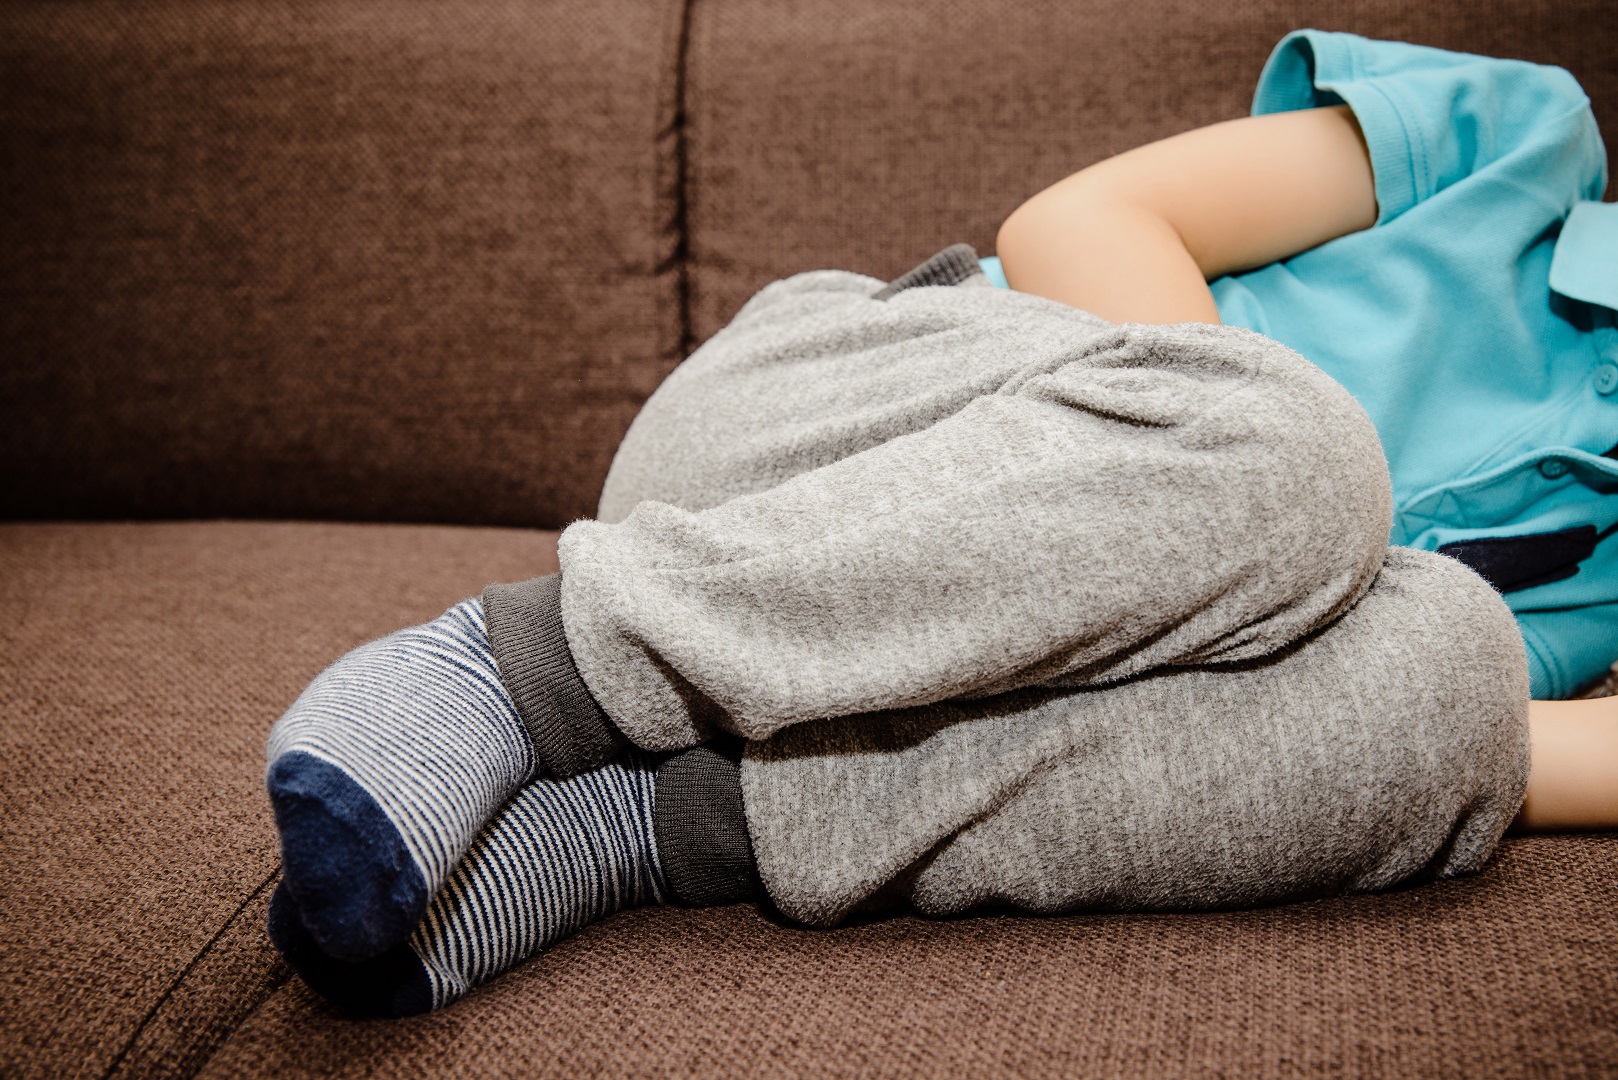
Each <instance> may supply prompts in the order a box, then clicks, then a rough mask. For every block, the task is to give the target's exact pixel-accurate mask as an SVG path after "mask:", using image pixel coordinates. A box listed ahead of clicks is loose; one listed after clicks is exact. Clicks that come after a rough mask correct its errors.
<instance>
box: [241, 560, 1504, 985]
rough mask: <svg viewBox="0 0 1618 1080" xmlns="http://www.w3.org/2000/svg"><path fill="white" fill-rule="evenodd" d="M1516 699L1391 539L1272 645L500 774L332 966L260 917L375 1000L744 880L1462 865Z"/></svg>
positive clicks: (1491, 821)
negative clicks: (399, 926)
mask: <svg viewBox="0 0 1618 1080" xmlns="http://www.w3.org/2000/svg"><path fill="white" fill-rule="evenodd" d="M1526 698H1527V672H1526V665H1525V663H1524V657H1523V651H1522V645H1521V641H1520V639H1519V638H1518V636H1517V632H1516V629H1515V624H1514V623H1513V622H1512V620H1511V616H1510V613H1509V612H1507V611H1506V610H1505V607H1504V605H1503V604H1501V602H1500V601H1499V599H1498V598H1497V597H1496V596H1494V594H1493V592H1492V591H1491V590H1490V589H1489V588H1488V586H1487V585H1485V584H1483V582H1482V581H1481V580H1479V579H1478V578H1477V577H1476V576H1474V575H1473V574H1472V573H1471V572H1470V571H1468V570H1466V569H1465V568H1464V567H1462V566H1461V565H1460V564H1459V563H1454V562H1451V561H1449V560H1446V559H1444V558H1442V557H1441V556H1436V555H1428V554H1424V553H1420V552H1404V551H1394V552H1390V554H1389V559H1388V565H1387V567H1386V568H1385V569H1384V570H1383V572H1382V574H1381V575H1380V576H1379V577H1378V579H1377V582H1376V583H1375V584H1374V585H1373V586H1372V588H1371V590H1370V592H1368V593H1367V594H1366V595H1365V596H1364V597H1363V598H1362V599H1361V600H1360V601H1359V603H1358V604H1357V605H1356V606H1355V607H1354V608H1353V609H1352V610H1351V611H1349V612H1348V613H1347V614H1346V615H1345V616H1344V617H1343V618H1342V619H1341V620H1339V621H1338V622H1336V623H1334V624H1333V625H1332V626H1330V627H1329V628H1327V629H1326V630H1324V631H1322V632H1321V633H1319V634H1318V635H1316V636H1315V637H1313V638H1312V639H1310V640H1309V641H1306V642H1304V643H1302V644H1301V645H1299V646H1298V647H1297V648H1295V649H1293V650H1290V651H1288V652H1287V653H1285V654H1284V655H1280V656H1276V657H1271V658H1269V659H1266V660H1263V661H1259V662H1256V663H1250V664H1247V665H1243V666H1241V667H1240V668H1239V669H1236V670H1186V671H1178V672H1165V673H1159V674H1154V675H1148V676H1143V677H1141V678H1139V679H1137V680H1135V681H1132V682H1128V683H1124V684H1121V685H1117V686H1112V687H1107V688H1102V689H1085V690H1069V691H1060V692H1058V691H1044V692H1038V691H1021V692H1018V693H1016V694H1012V695H1006V696H1004V697H1001V698H997V699H993V700H987V701H983V702H979V703H976V704H963V703H958V702H957V703H949V704H943V705H933V706H928V707H923V708H918V709H913V710H908V711H906V712H902V713H892V714H887V715H884V716H876V717H859V718H845V719H843V720H837V721H825V722H822V723H817V724H806V725H801V726H798V727H794V728H792V729H790V730H788V731H784V732H782V733H781V734H779V735H777V736H776V737H775V738H773V739H771V740H769V741H768V742H765V743H759V744H753V745H752V746H751V747H749V748H748V750H747V756H746V758H745V760H744V761H743V763H742V764H741V765H740V767H738V765H737V758H736V757H734V756H732V755H730V754H729V753H727V752H724V751H722V750H721V751H719V752H716V750H715V749H713V748H710V747H709V746H702V747H697V748H694V749H691V750H687V751H684V752H682V753H679V754H676V755H674V756H673V757H670V758H667V759H665V760H664V761H663V762H662V763H661V764H659V765H657V766H656V769H655V774H654V771H653V768H652V766H651V763H650V762H649V761H648V760H647V759H646V758H644V757H643V756H640V755H638V754H636V753H634V752H632V753H631V754H630V755H629V757H628V758H627V759H626V760H623V761H619V762H614V763H611V764H609V765H607V766H604V767H603V768H601V769H598V770H595V771H593V772H590V773H586V774H584V775H582V776H579V777H576V778H573V779H571V780H555V779H550V778H541V779H538V780H535V781H534V782H533V783H531V784H529V785H528V786H527V787H526V788H524V789H523V790H522V792H521V793H519V795H518V796H517V797H516V798H515V799H514V800H513V801H512V802H511V803H510V804H509V805H508V806H507V807H506V808H505V809H503V810H502V811H501V812H500V814H499V815H498V816H497V817H496V818H495V819H494V821H492V822H491V823H490V824H489V826H488V827H487V828H486V829H485V830H484V832H483V834H482V835H481V836H480V837H479V839H478V842H477V843H476V844H474V845H473V847H472V850H471V851H470V852H469V853H468V855H467V857H466V858H465V859H464V860H463V861H462V862H461V864H460V865H459V866H457V867H456V869H455V872H454V875H453V877H452V878H451V881H450V883H449V885H448V886H447V887H446V888H445V889H443V890H442V891H441V892H440V893H439V894H438V896H437V897H436V898H435V899H434V900H433V903H432V907H431V909H430V910H429V913H428V917H427V919H426V920H425V921H424V922H423V924H422V926H421V927H420V929H418V930H417V932H416V934H415V936H414V937H412V938H411V940H410V941H409V942H408V943H406V944H404V945H401V946H400V947H398V948H396V949H395V950H393V951H392V952H391V953H388V954H386V955H384V956H382V957H380V958H377V959H374V960H370V961H366V962H363V963H358V964H351V963H342V962H340V961H336V960H333V959H332V958H331V957H329V956H327V955H326V954H324V953H323V952H322V951H321V950H320V949H319V948H318V947H316V946H315V945H314V943H313V942H312V941H311V940H310V939H309V936H308V934H307V932H306V931H304V929H303V928H302V926H301V924H300V922H299V920H298V919H297V917H296V912H295V910H294V908H293V906H292V905H291V904H290V903H289V902H288V898H287V897H286V896H285V895H278V896H277V903H276V907H275V909H274V910H273V911H272V917H271V932H272V935H273V936H274V937H275V939H276V943H277V945H279V946H280V947H281V949H282V951H283V952H284V953H285V954H286V955H287V957H288V959H289V960H290V961H291V962H292V963H293V965H294V967H296V968H297V969H298V970H299V971H300V972H301V973H302V974H303V975H304V976H305V978H306V979H308V980H309V982H310V983H311V985H313V986H315V988H316V989H318V990H320V991H321V992H322V993H324V994H326V995H327V996H329V997H331V998H333V999H334V1000H336V1001H338V1002H339V1003H342V1004H344V1005H346V1006H347V1007H348V1008H350V1009H352V1010H354V1011H357V1012H362V1013H380V1014H388V1015H399V1014H402V1013H409V1012H419V1011H423V1010H425V1009H428V1008H436V1007H439V1006H441V1005H444V1004H447V1003H448V1002H449V1001H451V1000H453V999H455V998H456V997H459V996H460V995H461V994H463V993H464V992H465V991H466V990H468V989H469V988H471V987H472V986H474V985H476V984H478V983H479V982H482V981H484V980H486V979H488V978H490V977H492V976H493V975H495V974H497V973H498V972H500V971H502V970H504V969H505V968H507V967H509V966H511V965H512V964H514V963H516V962H517V961H519V960H521V959H523V958H524V957H526V956H528V955H530V954H531V953H533V952H535V951H538V950H539V949H542V948H545V947H548V946H549V945H550V944H552V943H554V942H555V941H556V940H558V939H559V938H560V937H562V936H564V935H566V934H569V933H572V932H574V931H576V930H577V929H579V928H580V927H581V926H583V925H584V924H585V923H587V922H589V921H592V920H593V919H596V918H600V917H603V916H605V915H607V914H610V913H611V912H613V911H617V910H620V909H621V908H623V907H626V906H631V905H634V904H640V903H655V902H663V901H665V900H668V899H672V898H678V899H680V900H682V901H684V902H686V903H692V904H713V903H728V902H735V901H739V900H746V899H749V898H752V897H754V896H756V895H758V891H759V888H760V872H761V871H762V884H763V885H764V886H765V887H767V890H768V893H769V895H770V897H771V898H772V899H773V900H774V901H775V903H776V904H777V905H778V906H779V907H780V909H781V910H782V911H783V912H785V913H786V914H788V915H790V916H792V917H793V918H796V919H799V920H802V921H804V922H808V923H814V924H820V925H826V924H831V923H835V922H837V921H838V920H840V919H841V918H843V917H844V916H845V915H846V914H847V913H849V912H850V911H851V910H854V909H856V908H859V907H866V908H870V907H875V906H878V905H880V904H884V903H889V904H891V903H900V902H904V901H907V900H908V901H909V902H911V903H913V904H915V905H916V906H917V907H919V908H921V909H922V910H924V911H927V912H930V913H933V914H945V913H953V912H959V911H962V910H964V909H967V908H970V907H973V906H976V905H980V904H987V903H1003V904H1013V905H1016V906H1019V907H1022V908H1026V909H1029V910H1032V911H1040V912H1063V911H1075V910H1083V909H1089V910H1095V909H1118V908H1127V909H1200V908H1212V907H1226V906H1241V905H1251V904H1259V903H1270V902H1279V901H1285V900H1292V899H1298V898H1302V897H1307V896H1318V895H1331V894H1335V893H1342V892H1355V891H1362V890H1368V889H1376V888H1381V887H1385V886H1388V885H1392V884H1394V883H1395V882H1398V881H1401V880H1405V879H1408V878H1410V877H1411V876H1412V875H1416V874H1420V873H1423V872H1425V873H1427V874H1430V875H1434V876H1447V875H1451V874H1459V873H1466V872H1468V871H1471V870H1475V869H1477V868H1478V867H1479V866H1480V865H1481V863H1482V862H1483V860H1484V859H1485V858H1487V856H1488V854H1489V851H1490V850H1491V849H1492V847H1493V845H1494V842H1495V840H1496V839H1497V838H1498V836H1499V834H1500V832H1501V831H1502V830H1503V829H1504V828H1505V826H1506V824H1507V823H1508V822H1509V821H1510V820H1511V817H1512V815H1513V814H1514V813H1515V811H1516V807H1517V804H1518V802H1519V801H1520V799H1521V796H1522V788H1523V783H1524V774H1525V772H1526V767H1527V756H1526V752H1527V744H1526V730H1525V721H1524V714H1525V709H1526ZM755 851H756V857H755Z"/></svg>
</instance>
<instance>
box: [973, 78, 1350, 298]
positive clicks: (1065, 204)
mask: <svg viewBox="0 0 1618 1080" xmlns="http://www.w3.org/2000/svg"><path fill="white" fill-rule="evenodd" d="M1375 220H1376V191H1375V183H1374V179H1373V177H1372V174H1371V164H1370V157H1369V155H1368V153H1367V151H1366V149H1365V142H1364V138H1363V136H1362V135H1361V133H1360V129H1359V126H1358V124H1357V123H1356V122H1355V120H1354V116H1353V114H1352V113H1351V112H1350V111H1349V110H1348V108H1347V107H1346V106H1337V107H1333V108H1325V109H1307V110H1303V111H1301V112H1294V113H1281V114H1278V115H1274V116H1260V117H1249V118H1247V119H1245V120H1233V121H1228V122H1226V123H1223V124H1215V125H1213V126H1211V127H1206V128H1199V129H1197V130H1195V131H1188V132H1185V133H1183V134H1181V135H1176V136H1174V137H1173V138H1169V139H1164V140H1162V141H1161V142H1156V143H1151V144H1149V145H1147V146H1142V147H1139V148H1137V149H1134V150H1131V151H1129V152H1127V153H1124V154H1119V155H1118V156H1117V157H1114V158H1109V159H1107V160H1106V161H1102V162H1100V163H1098V164H1096V165H1092V166H1090V167H1089V168H1087V169H1084V170H1082V171H1080V172H1077V173H1074V174H1073V175H1072V176H1069V177H1067V178H1066V179H1063V180H1061V181H1059V182H1058V183H1056V184H1053V185H1051V186H1050V187H1048V188H1046V189H1045V190H1044V191H1041V192H1039V193H1038V194H1037V195H1035V196H1033V197H1032V198H1031V199H1029V200H1028V201H1027V202H1025V203H1023V205H1022V206H1019V207H1018V208H1017V210H1016V211H1015V212H1013V213H1012V215H1011V216H1010V217H1008V218H1007V219H1006V221H1005V224H1004V225H1003V226H1001V229H1000V234H999V237H998V239H997V254H998V255H999V256H1000V260H1001V263H1002V264H1003V266H1004V269H1005V272H1006V279H1007V281H1008V282H1009V283H1010V284H1011V286H1012V288H1014V289H1018V290H1020V291H1023V292H1031V293H1035V294H1038V295H1041V296H1048V297H1050V298H1051V299H1053V300H1060V301H1062V302H1063V303H1067V304H1072V305H1073V306H1075V307H1080V308H1084V309H1085V310H1087V311H1091V312H1094V313H1095V314H1097V315H1100V316H1102V317H1103V318H1107V319H1111V320H1113V321H1115V322H1155V323H1172V322H1210V323H1217V322H1219V311H1218V309H1217V308H1216V307H1215V306H1214V301H1213V295H1212V294H1211V293H1210V292H1209V290H1208V286H1207V281H1209V280H1211V279H1213V278H1215V277H1218V276H1220V275H1222V274H1228V273H1231V272H1233V271H1236V270H1241V269H1245V268H1249V267H1255V266H1263V265H1265V264H1267V263H1271V262H1275V261H1276V260H1278V259H1284V258H1287V257H1289V256H1291V255H1295V254H1297V253H1298V252H1300V251H1305V250H1308V249H1309V248H1312V247H1315V246H1317V245H1319V244H1323V243H1325V242H1326V241H1328V240H1331V239H1333V238H1335V237H1338V236H1342V235H1344V234H1345V233H1350V232H1355V231H1357V230H1359V229H1365V228H1369V227H1370V226H1371V224H1372V223H1373V222H1375Z"/></svg>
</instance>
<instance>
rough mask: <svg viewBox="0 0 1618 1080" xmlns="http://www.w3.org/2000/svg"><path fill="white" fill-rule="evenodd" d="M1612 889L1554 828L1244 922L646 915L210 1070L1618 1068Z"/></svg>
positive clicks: (1611, 874) (277, 1037) (1441, 1071)
mask: <svg viewBox="0 0 1618 1080" xmlns="http://www.w3.org/2000/svg"><path fill="white" fill-rule="evenodd" d="M1615 885H1618V837H1610V836H1605V837H1599V838H1596V837H1592V838H1585V839H1580V838H1563V837H1558V838H1535V839H1524V840H1515V841H1512V842H1510V843H1509V844H1508V845H1507V847H1506V849H1505V851H1504V852H1503V853H1502V855H1501V856H1500V857H1499V858H1498V859H1497V861H1496V862H1495V863H1494V864H1493V865H1491V866H1490V867H1489V868H1488V869H1487V870H1486V871H1485V872H1484V873H1483V874H1482V875H1481V876H1480V877H1478V878H1475V879H1472V880H1468V881H1458V882H1447V883H1444V884H1440V885H1435V886H1431V887H1426V888H1421V889H1415V890H1411V891H1408V892H1400V893H1391V894H1387V895H1383V896H1373V897H1360V898H1357V899H1352V900H1332V901H1325V902H1320V903H1312V904H1301V905H1296V906H1292V907H1284V908H1275V909H1270V910H1266V911H1249V912H1238V913H1231V914H1218V915H1188V916H1130V915H1105V916H1092V917H1078V918H1060V919H1039V918H1021V917H1015V916H994V917H986V918H975V919H960V920H951V921H937V922H934V921H926V920H921V919H915V918H899V919H893V920H889V921H882V922H876V923H871V924H868V925H864V926H855V927H847V928H843V929H838V930H830V931H815V930H805V929H801V928H796V927H790V926H779V925H774V924H772V923H770V922H767V921H766V920H764V919H763V918H761V917H759V915H758V914H756V913H755V912H754V911H753V910H752V909H750V908H746V907H733V908H713V909H707V910H704V911H680V910H672V909H657V910H648V911H640V912H635V913H631V914H628V915H621V916H617V917H615V918H613V919H610V920H608V921H607V922H605V923H603V924H600V925H598V926H596V927H594V928H591V929H589V930H587V931H586V932H585V933H583V934H581V935H579V936H578V937H576V938H574V939H572V940H571V941H568V942H564V943H563V944H562V945H561V946H559V947H558V948H556V949H554V950H553V951H552V952H550V953H548V954H546V955H544V956H541V957H540V958H538V959H537V960H534V961H532V962H530V963H529V964H527V965H525V966H523V967H521V968H519V969H517V970H516V971H514V972H512V973H511V974H509V975H507V976H505V977H504V978H502V979H500V980H497V981H495V982H493V983H490V984H489V985H488V986H487V987H485V988H484V989H483V990H481V991H478V992H476V993H474V994H473V995H471V996H470V997H468V998H467V999H466V1000H464V1001H462V1002H460V1003H459V1004H457V1005H455V1006H452V1007H451V1008H449V1009H447V1010H445V1011H444V1012H442V1013H438V1014H433V1015H429V1016H425V1017H418V1018H415V1019H413V1020H410V1021H408V1022H405V1023H397V1022H394V1023H389V1022H365V1023H357V1022H354V1021H350V1020H345V1019H343V1018H341V1017H339V1016H337V1015H335V1014H334V1013H333V1012H332V1011H331V1010H330V1009H329V1008H327V1007H326V1006H325V1005H323V1004H321V1003H320V1002H319V1001H317V1000H316V999H315V998H314V996H313V994H311V993H310V991H309V990H308V989H307V988H306V987H304V986H303V985H302V984H301V983H299V982H297V981H296V980H294V981H293V982H291V983H289V984H288V985H286V986H284V987H282V988H281V989H280V990H278V991H276V993H275V994H274V995H273V996H271V997H270V998H269V999H268V1000H267V1001H266V1002H265V1003H264V1004H263V1005H262V1006H260V1007H259V1009H258V1011H257V1012H255V1013H254V1014H253V1015H252V1017H250V1018H249V1019H248V1020H247V1022H246V1023H245V1024H244V1025H243V1027H242V1028H241V1029H240V1030H239V1031H238V1032H237V1033H236V1035H235V1037H234V1038H233V1039H231V1041H230V1042H228V1043H227V1044H225V1046H224V1047H223V1048H222V1049H221V1050H220V1052H219V1053H218V1055H217V1056H216V1057H215V1058H214V1059H213V1060H212V1061H210V1062H209V1063H208V1067H207V1068H206V1069H205V1070H204V1075H206V1076H210V1077H221V1078H224V1077H233V1076H242V1075H272V1076H273V1075H285V1074H288V1073H298V1074H304V1073H314V1072H318V1073H320V1074H321V1075H330V1076H355V1077H358V1076H370V1075H380V1076H390V1075H394V1076H404V1075H421V1074H431V1075H442V1074H454V1075H456V1076H491V1077H492V1076H510V1075H527V1074H538V1075H547V1076H647V1075H683V1076H704V1077H721V1076H723V1077H752V1076H759V1075H774V1076H797V1077H803V1076H848V1075H861V1076H923V1077H935V1076H961V1077H976V1076H1074V1077H1098V1076H1131V1077H1143V1078H1153V1077H1169V1076H1194V1075H1197V1076H1240V1077H1266V1076H1297V1075H1302V1074H1310V1075H1315V1074H1334V1075H1335V1074H1340V1075H1348V1076H1421V1077H1440V1076H1455V1077H1468V1078H1475V1077H1483V1076H1501V1075H1511V1076H1521V1075H1535V1074H1539V1073H1547V1074H1548V1073H1554V1074H1557V1075H1564V1076H1565V1075H1580V1074H1589V1075H1597V1074H1603V1073H1605V1074H1608V1075H1610V1071H1611V1067H1612V1063H1613V1062H1614V1061H1618V1034H1615V1032H1618V967H1615V963H1614V961H1618V945H1615V940H1618V935H1615V931H1618V913H1615V910H1614V908H1615V905H1614V902H1613V895H1614V893H1613V889H1614V886H1615Z"/></svg>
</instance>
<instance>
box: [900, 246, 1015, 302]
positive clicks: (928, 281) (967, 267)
mask: <svg viewBox="0 0 1618 1080" xmlns="http://www.w3.org/2000/svg"><path fill="white" fill-rule="evenodd" d="M982 273H983V267H982V266H981V265H980V264H979V263H978V253H977V251H976V250H974V249H973V247H972V245H971V244H951V245H950V246H949V247H947V248H945V249H944V250H943V251H940V252H939V253H938V254H937V255H934V256H933V257H932V258H930V259H928V260H927V261H926V262H924V263H922V264H921V265H920V266H918V267H916V268H915V269H914V270H910V271H907V272H906V273H904V274H901V275H900V276H898V277H896V278H894V279H893V280H892V281H890V282H888V285H887V287H886V288H884V289H883V290H882V291H881V292H879V293H877V294H876V295H875V296H874V297H872V299H873V300H886V299H888V298H889V297H891V296H893V295H894V294H895V293H901V292H904V291H905V290H906V289H914V288H916V287H917V286H918V285H959V284H961V283H962V282H963V281H966V280H967V279H968V278H970V277H972V275H974V274H979V275H981V274H982ZM985 282H987V279H985Z"/></svg>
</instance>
